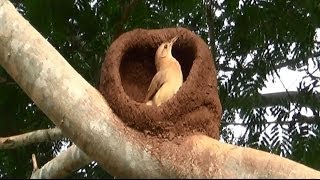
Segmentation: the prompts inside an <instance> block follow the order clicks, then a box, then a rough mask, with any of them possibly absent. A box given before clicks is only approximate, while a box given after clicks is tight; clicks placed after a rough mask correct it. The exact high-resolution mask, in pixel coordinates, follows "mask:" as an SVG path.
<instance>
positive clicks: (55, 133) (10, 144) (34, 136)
mask: <svg viewBox="0 0 320 180" xmlns="http://www.w3.org/2000/svg"><path fill="white" fill-rule="evenodd" d="M61 138H62V133H61V130H60V129H59V128H52V129H43V130H37V131H34V132H29V133H24V134H20V135H16V136H10V137H0V149H13V148H17V147H20V146H26V145H28V144H32V143H40V142H44V141H54V140H57V139H61Z"/></svg>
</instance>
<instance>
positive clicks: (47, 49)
mask: <svg viewBox="0 0 320 180" xmlns="http://www.w3.org/2000/svg"><path fill="white" fill-rule="evenodd" d="M0 24H1V26H0V64H1V65H2V66H3V67H4V69H5V70H6V71H7V72H8V73H9V74H10V75H11V76H12V77H13V78H14V80H15V81H16V82H17V83H18V84H19V86H20V87H21V88H22V89H23V90H24V91H25V92H26V93H27V95H28V96H29V97H30V98H31V99H32V100H33V101H34V102H35V103H36V105H37V106H38V107H39V108H40V109H41V110H42V111H43V112H44V113H45V114H46V115H47V116H48V117H49V118H50V120H52V121H53V122H54V123H55V124H56V126H57V127H59V128H60V129H61V130H62V132H63V134H64V135H66V136H67V137H69V138H70V139H71V140H72V141H73V142H74V143H75V144H76V145H77V146H78V147H79V148H80V149H81V150H83V151H84V152H85V153H86V154H87V155H88V156H89V157H90V158H92V159H93V160H95V161H97V162H98V163H99V165H101V167H103V168H104V169H105V170H107V171H108V172H109V173H111V174H112V175H114V176H115V177H130V178H319V177H320V172H318V171H315V170H313V169H311V168H308V167H306V166H304V165H301V164H298V163H295V162H293V161H291V160H288V159H285V158H282V157H279V156H276V155H272V154H269V153H266V152H262V151H258V150H254V149H251V148H243V147H237V146H233V145H228V144H224V143H221V142H219V141H217V140H214V139H211V138H209V137H207V136H203V135H197V136H192V137H187V138H182V139H181V141H180V143H174V141H160V139H159V140H158V141H160V143H156V144H152V143H149V142H151V141H149V140H148V139H147V138H144V139H145V141H143V140H142V138H139V137H141V134H140V133H139V132H137V131H135V130H134V129H130V128H128V127H126V126H125V125H124V124H123V123H122V122H121V120H120V119H119V118H118V117H117V116H116V115H115V114H113V112H112V110H111V109H110V107H109V106H108V104H107V102H106V101H105V100H104V98H103V97H102V96H101V94H100V93H99V92H98V91H97V90H96V89H95V88H93V87H92V86H91V85H90V84H89V83H88V82H86V81H85V79H83V78H82V77H81V75H79V74H78V73H77V72H76V71H75V70H74V69H73V68H72V67H71V66H70V65H69V64H68V63H67V61H66V60H65V59H64V58H63V57H62V56H61V55H60V54H59V53H58V52H57V51H56V50H55V49H54V48H53V47H52V46H51V45H50V44H49V43H48V42H47V41H46V40H45V39H44V38H43V37H42V36H41V35H40V34H39V33H38V32H37V31H36V30H35V29H34V28H33V27H32V26H31V25H30V24H29V23H28V22H27V21H26V20H25V19H24V18H23V17H22V16H21V15H20V14H19V13H18V12H17V11H16V10H15V9H14V7H13V5H12V4H11V3H10V2H9V1H8V0H0ZM115 93H116V92H115ZM149 138H150V139H151V138H153V137H149ZM168 148H170V151H168ZM156 150H157V151H156ZM156 152H157V153H158V154H157V153H156ZM47 173H50V172H47Z"/></svg>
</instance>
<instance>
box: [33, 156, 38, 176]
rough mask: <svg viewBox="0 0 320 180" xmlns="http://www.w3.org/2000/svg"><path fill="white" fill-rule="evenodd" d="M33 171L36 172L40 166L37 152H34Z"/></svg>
mask: <svg viewBox="0 0 320 180" xmlns="http://www.w3.org/2000/svg"><path fill="white" fill-rule="evenodd" d="M32 164H33V172H36V171H37V170H38V169H39V168H38V163H37V158H36V155H35V154H32Z"/></svg>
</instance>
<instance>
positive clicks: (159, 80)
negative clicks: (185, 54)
mask: <svg viewBox="0 0 320 180" xmlns="http://www.w3.org/2000/svg"><path fill="white" fill-rule="evenodd" d="M177 39H178V37H177V36H176V37H174V38H172V39H171V40H170V41H168V42H164V43H162V44H161V45H160V46H159V48H158V49H157V52H156V55H155V65H156V69H157V73H156V75H155V76H154V77H153V79H152V81H151V84H150V86H149V88H148V92H147V96H146V98H145V101H146V102H147V103H146V104H147V105H156V106H160V105H161V104H162V103H164V102H165V101H167V100H168V99H170V98H171V97H172V96H173V95H174V94H175V93H176V92H177V91H178V90H179V88H180V87H181V85H182V83H183V76H182V71H181V67H180V64H179V62H178V61H177V60H176V59H175V58H174V57H173V56H172V53H171V50H172V45H173V43H174V42H175V41H176V40H177Z"/></svg>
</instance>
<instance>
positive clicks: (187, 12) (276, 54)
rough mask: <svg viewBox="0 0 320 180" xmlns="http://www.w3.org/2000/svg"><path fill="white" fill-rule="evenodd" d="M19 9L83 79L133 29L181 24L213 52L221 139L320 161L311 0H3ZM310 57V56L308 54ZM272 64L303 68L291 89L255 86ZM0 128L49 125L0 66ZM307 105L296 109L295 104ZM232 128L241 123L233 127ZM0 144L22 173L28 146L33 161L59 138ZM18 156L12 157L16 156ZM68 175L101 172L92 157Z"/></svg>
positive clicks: (50, 152)
mask: <svg viewBox="0 0 320 180" xmlns="http://www.w3.org/2000/svg"><path fill="white" fill-rule="evenodd" d="M11 2H12V3H14V5H15V7H16V8H17V9H18V10H19V12H20V13H21V14H22V15H23V16H24V17H25V18H26V19H27V20H28V21H29V22H30V24H32V25H33V26H34V27H35V28H36V29H37V30H38V31H39V32H40V33H41V34H42V35H43V36H44V37H45V38H47V40H48V41H49V42H50V43H51V44H52V45H53V46H54V47H55V48H56V49H57V50H58V51H59V52H60V53H61V54H62V55H63V56H64V57H65V58H66V59H67V60H68V62H69V63H70V64H71V65H72V66H73V67H74V68H75V69H76V70H77V71H78V72H79V73H80V74H81V75H82V76H83V77H84V78H85V79H86V80H87V81H88V82H89V83H91V84H92V85H93V86H97V85H98V82H99V76H100V75H99V73H100V66H101V63H102V61H103V58H104V53H105V50H106V49H107V48H108V46H109V45H110V44H111V43H112V41H113V40H115V38H117V37H118V36H119V35H121V34H122V33H123V32H125V31H129V30H132V29H135V28H163V27H175V26H182V27H187V28H189V29H190V30H192V31H194V32H195V33H196V34H198V35H199V36H201V37H202V38H203V39H204V40H205V41H207V42H208V44H209V45H210V46H211V50H212V53H213V54H214V55H215V56H216V68H217V70H218V80H219V95H220V100H221V102H222V106H223V108H224V109H223V110H224V111H223V119H222V124H221V138H222V139H223V140H224V141H226V142H228V143H232V144H237V145H240V146H249V147H253V148H256V149H260V150H264V151H268V152H271V153H275V154H280V155H282V156H285V157H288V158H291V159H293V160H295V161H297V162H301V163H303V164H305V165H308V166H310V167H313V168H316V169H320V167H319V163H318V162H319V159H320V155H319V154H320V153H319V151H320V146H319V145H318V144H319V141H320V139H319V137H320V131H319V128H318V127H319V107H320V105H319V94H318V92H317V87H318V86H319V67H320V65H319V56H320V40H317V34H316V32H320V31H319V25H320V6H319V2H317V1H312V0H305V1H301V0H292V1H277V0H251V1H242V0H239V1H213V0H206V1H196V0H188V1H180V0H177V1H170V0H159V1H156V0H147V1H140V0H124V1H117V0H104V1H102V0H95V1H94V0H91V1H84V0H68V1H63V0H46V1H42V0H28V1H18V0H12V1H11ZM310 62H311V63H310ZM281 68H286V69H291V70H295V71H297V72H304V73H305V74H306V75H305V77H303V78H302V79H301V80H300V84H299V86H297V87H296V91H295V92H291V91H288V90H287V91H284V92H281V94H279V93H274V94H269V95H265V94H261V90H262V89H263V88H265V87H266V82H267V81H268V80H270V78H271V80H272V81H275V80H276V79H279V78H281V79H282V78H283V77H280V75H279V71H280V69H281ZM0 106H1V107H0V114H1V117H3V118H1V119H0V135H1V136H10V135H16V134H20V133H24V132H29V131H32V130H37V129H42V128H48V127H53V126H54V125H53V124H52V122H51V121H50V120H49V119H48V118H47V117H46V116H45V115H44V114H43V113H42V112H41V110H40V109H39V108H38V107H37V106H36V105H35V104H34V103H33V102H32V101H31V100H30V99H29V98H28V97H27V96H26V94H25V93H24V92H23V91H22V90H21V89H20V88H19V86H18V85H17V84H15V82H14V81H13V80H12V78H11V77H10V76H9V75H8V74H7V73H6V72H5V71H4V70H3V69H0ZM303 110H307V111H308V112H311V114H312V115H311V116H310V117H306V116H305V115H304V114H303V113H302V111H303ZM235 126H236V127H237V129H236V130H243V132H242V133H240V134H241V135H240V136H239V137H238V136H236V134H237V133H236V131H235V130H234V128H233V127H235ZM65 141H68V140H62V141H57V142H53V143H49V142H46V143H41V144H37V145H30V146H27V147H23V148H19V149H15V150H6V151H1V152H0V162H1V163H0V177H2V178H3V177H4V178H8V177H10V178H28V177H30V174H31V171H32V164H31V161H30V159H31V154H32V153H36V155H37V158H38V159H39V163H40V165H43V164H44V163H46V162H47V161H49V160H50V159H52V158H53V157H54V156H55V155H56V153H57V152H58V151H59V149H60V148H61V147H62V143H63V142H65ZM17 162H19V163H17ZM68 178H111V176H110V175H108V174H107V173H106V172H104V171H103V170H102V169H101V168H100V167H99V166H98V165H97V164H95V163H92V164H90V165H88V166H86V167H84V168H83V169H81V170H79V171H77V172H75V173H74V174H72V175H70V176H69V177H68Z"/></svg>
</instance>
